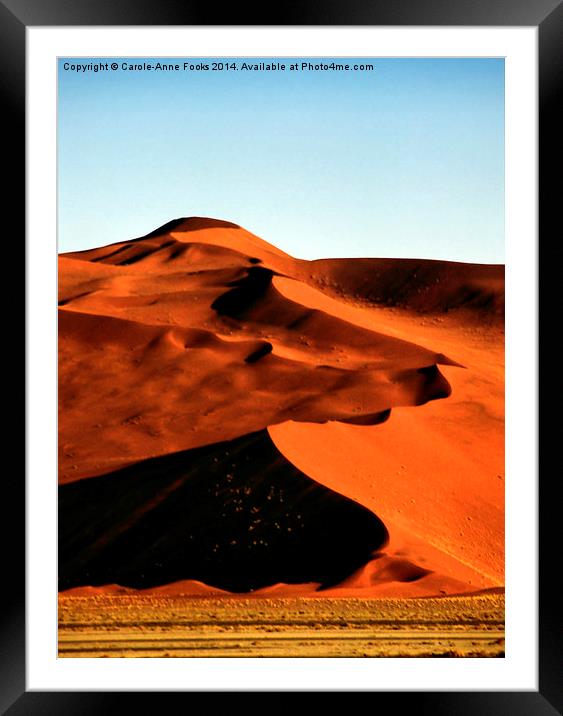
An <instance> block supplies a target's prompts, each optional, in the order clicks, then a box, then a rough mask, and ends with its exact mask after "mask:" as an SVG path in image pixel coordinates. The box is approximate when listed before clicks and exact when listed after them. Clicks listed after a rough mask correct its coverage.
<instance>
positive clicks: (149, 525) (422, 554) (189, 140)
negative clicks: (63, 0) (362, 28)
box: [56, 54, 508, 659]
mask: <svg viewBox="0 0 563 716" xmlns="http://www.w3.org/2000/svg"><path fill="white" fill-rule="evenodd" d="M56 92H57V100H56V102H57V120H56V132H57V141H56V164H57V207H56V208H57V253H58V274H57V284H58V297H57V301H58V309H57V310H58V334H57V374H58V384H57V406H58V424H57V431H58V436H57V447H58V467H57V472H58V498H57V554H58V568H57V570H58V571H57V589H58V643H57V648H58V657H59V658H61V659H68V658H71V659H76V658H84V657H86V658H94V657H95V658H98V657H110V658H116V657H117V658H135V657H141V658H145V657H157V658H164V657H173V658H193V657H196V658H207V657H221V658H232V657H239V658H240V657H243V658H244V657H246V658H255V657H261V658H262V657H275V658H281V659H287V658H303V659H310V658H318V657H332V658H335V657H336V658H343V657H344V658H348V657H362V658H365V657H367V658H388V657H399V658H401V657H408V658H415V657H416V658H424V657H438V658H501V659H503V658H505V437H506V436H505V263H506V257H505V171H506V168H505V58H504V57H503V56H491V57H416V56H412V57H406V56H405V57H389V56H385V57H381V56H377V55H375V54H374V56H373V57H366V56H361V57H353V56H346V57H342V56H340V57H339V56H293V57H292V56H271V57H268V56H259V57H252V56H248V57H244V56H210V57H205V56H201V57H192V56H190V57H177V56H152V57H151V56H146V57H138V56H126V55H123V56H111V57H110V56H101V57H92V56H84V57H80V56H75V55H73V56H62V55H61V56H59V57H58V58H57V79H56ZM507 477H508V476H507Z"/></svg>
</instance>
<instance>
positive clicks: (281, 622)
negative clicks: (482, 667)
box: [59, 592, 504, 658]
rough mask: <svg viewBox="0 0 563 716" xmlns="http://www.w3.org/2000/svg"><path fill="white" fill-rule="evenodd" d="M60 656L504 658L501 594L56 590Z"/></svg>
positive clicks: (502, 597) (502, 601)
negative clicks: (207, 594)
mask: <svg viewBox="0 0 563 716" xmlns="http://www.w3.org/2000/svg"><path fill="white" fill-rule="evenodd" d="M59 622H60V626H59V656H60V657H62V658H69V657H71V658H84V657H86V658H92V657H109V658H111V657H141V658H146V657H160V658H165V657H180V658H182V657H183V658H186V657H194V656H197V657H227V658H228V657H251V658H252V657H270V658H271V657H335V658H342V657H420V658H424V657H433V658H436V657H438V658H444V657H446V658H448V657H503V656H504V595H503V594H495V593H491V594H480V595H476V596H471V597H466V596H465V597H464V596H457V597H442V598H440V599H432V598H427V599H408V600H405V599H378V600H373V599H370V600H368V599H357V598H352V599H346V598H344V599H343V598H340V599H334V598H330V597H327V598H322V599H320V598H318V599H307V598H302V597H299V596H297V597H296V596H292V597H290V598H287V597H286V598H283V597H279V596H271V597H253V598H252V599H248V598H245V597H237V598H236V599H233V598H232V597H231V598H229V597H226V598H221V599H210V598H201V597H197V596H194V597H184V598H179V597H174V596H169V595H168V596H163V595H152V596H149V595H139V594H135V595H134V596H131V595H125V594H120V595H119V596H118V595H117V594H116V593H115V592H114V593H111V594H109V593H107V594H102V595H97V596H95V595H92V594H90V595H89V596H88V597H86V596H82V597H79V596H74V597H69V596H66V595H60V596H59Z"/></svg>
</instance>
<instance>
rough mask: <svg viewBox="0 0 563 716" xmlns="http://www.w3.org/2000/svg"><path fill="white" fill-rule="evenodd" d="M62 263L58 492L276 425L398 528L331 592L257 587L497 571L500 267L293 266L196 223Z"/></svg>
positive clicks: (491, 575) (372, 582) (305, 468)
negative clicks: (328, 584)
mask: <svg viewBox="0 0 563 716" xmlns="http://www.w3.org/2000/svg"><path fill="white" fill-rule="evenodd" d="M59 262H60V263H59V286H60V297H59V298H60V301H59V305H60V309H59V450H60V452H59V481H60V483H61V485H67V484H68V485H69V484H71V483H74V482H77V481H83V480H86V479H89V478H94V477H95V476H98V475H103V474H106V473H109V472H112V471H114V470H116V469H118V468H121V467H123V466H126V465H133V464H136V463H139V462H140V461H143V460H146V459H148V458H154V457H157V456H166V455H172V454H174V453H177V452H179V451H185V450H190V449H195V448H200V447H202V446H209V445H213V444H215V443H219V442H220V441H229V440H234V439H238V438H239V437H240V436H244V435H247V434H249V433H253V432H255V431H259V430H262V429H264V428H268V430H269V433H270V436H271V438H272V440H273V442H274V443H275V445H276V447H277V448H278V449H279V450H280V452H281V453H282V454H283V455H284V456H285V457H286V458H287V459H288V460H289V461H290V462H291V463H293V464H294V465H295V466H296V467H297V468H298V469H299V470H300V471H301V472H302V473H305V475H307V476H308V477H309V478H312V479H313V480H315V481H316V482H318V483H320V484H322V485H324V486H326V487H328V488H330V489H331V490H333V491H335V492H337V493H340V494H342V495H344V496H346V497H348V498H351V499H352V500H354V501H356V502H358V503H360V504H361V505H363V506H365V507H367V508H368V509H370V510H372V511H373V512H374V513H375V514H376V515H377V516H378V517H379V518H381V519H382V520H383V522H384V524H385V526H386V527H387V530H388V532H389V535H390V540H389V543H388V545H387V546H386V547H385V554H383V555H382V554H380V553H378V554H376V555H374V559H373V560H371V561H370V562H368V563H367V564H365V565H364V566H363V567H362V568H360V569H359V570H357V571H356V572H355V573H354V574H353V575H350V576H349V577H348V578H347V579H346V580H344V581H343V582H342V583H341V584H340V585H337V586H335V587H332V588H330V589H328V590H324V591H322V592H316V591H315V590H316V589H317V585H316V584H310V585H306V584H303V585H301V586H296V585H287V586H285V585H272V586H270V587H266V588H263V589H259V590H257V591H256V592H255V593H256V594H259V593H263V594H264V595H267V594H270V593H275V594H276V595H279V596H283V595H284V594H286V593H287V594H294V593H302V594H327V595H328V594H329V593H330V594H331V595H332V594H334V595H338V594H341V595H342V596H349V595H351V594H353V593H356V592H357V593H358V594H361V595H364V596H378V595H379V596H392V595H397V596H420V595H431V594H441V593H442V594H443V593H460V592H463V591H471V590H476V589H483V588H489V587H495V586H500V585H502V584H503V579H504V577H503V563H504V559H503V540H504V532H503V526H504V510H503V504H504V489H503V488H504V485H503V476H504V452H503V450H504V424H503V419H504V408H503V405H504V404H503V399H504V387H503V386H504V382H503V377H504V374H503V359H504V354H503V351H504V343H503V323H502V308H503V301H504V272H503V267H498V266H474V265H463V264H454V263H448V262H438V261H424V260H408V261H407V260H391V259H385V260H383V259H330V260H320V261H312V262H308V261H301V260H297V259H294V258H292V257H290V256H288V255H287V254H284V253H283V252H281V251H279V250H278V249H276V248H275V247H273V246H271V245H270V244H268V243H266V242H265V241H263V240H261V239H259V238H258V237H256V236H254V235H252V234H250V233H249V232H247V231H245V230H244V229H241V228H240V227H237V226H235V225H233V224H228V223H227V222H221V221H216V220H211V219H199V218H194V219H185V220H179V221H175V222H170V223H169V224H167V225H165V226H164V227H161V229H159V230H157V231H155V232H152V234H149V235H148V236H147V237H142V238H140V239H137V240H134V241H127V242H123V243H119V244H113V245H111V246H106V247H102V248H98V249H92V250H89V251H83V252H75V253H71V254H65V255H62V256H60V258H59ZM438 366H439V368H438ZM460 366H464V367H463V368H462V367H460ZM450 384H451V385H452V386H453V393H452V395H451V396H450V393H451V388H450ZM448 396H450V397H448ZM440 398H447V400H441V399H440ZM422 405H424V407H415V406H422ZM390 410H392V413H391V415H390V417H389V411H390ZM387 418H389V419H387ZM84 588H86V589H87V587H84ZM84 588H82V587H81V588H80V589H84ZM100 588H101V589H103V587H98V588H96V589H100ZM162 590H163V593H166V591H167V590H171V591H170V593H182V594H184V593H193V594H201V593H204V592H205V593H214V594H216V593H220V590H217V589H216V588H213V587H207V585H201V584H200V583H198V582H197V580H196V581H194V580H189V579H187V580H182V581H181V582H180V583H178V584H171V585H168V586H166V585H163V586H162ZM177 590H181V591H180V592H179V591H177ZM182 590H183V591H182ZM202 590H203V592H202Z"/></svg>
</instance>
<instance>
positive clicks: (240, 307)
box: [211, 266, 275, 318]
mask: <svg viewBox="0 0 563 716" xmlns="http://www.w3.org/2000/svg"><path fill="white" fill-rule="evenodd" d="M274 275H275V272H274V271H271V270H270V269H267V268H262V267H261V266H253V267H252V268H249V269H248V270H247V272H246V276H244V278H241V279H239V280H238V281H234V282H233V283H232V284H229V285H230V286H231V287H232V288H231V290H230V291H227V292H226V293H223V294H222V295H221V296H219V297H218V298H216V299H215V301H213V303H212V304H211V308H212V309H213V310H214V311H217V313H218V314H219V315H221V316H228V317H229V318H244V315H245V313H246V311H248V310H249V309H250V308H252V307H253V306H254V305H255V303H256V302H257V301H259V300H260V299H261V298H262V297H263V296H264V295H265V293H266V291H267V290H268V288H269V287H270V284H271V283H272V277H273V276H274Z"/></svg>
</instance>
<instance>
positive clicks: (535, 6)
mask: <svg viewBox="0 0 563 716" xmlns="http://www.w3.org/2000/svg"><path fill="white" fill-rule="evenodd" d="M218 19H219V20H220V22H217V20H218ZM217 24H220V25H223V26H224V25H325V26H326V25H379V26H382V25H383V26H384V25H395V26H401V25H403V26H404V25H418V26H440V25H441V26H463V25H466V26H497V27H498V26H533V27H537V28H538V34H539V162H540V164H539V170H540V174H539V176H540V181H539V209H540V214H539V215H540V221H539V237H540V242H539V246H538V252H539V266H540V276H541V277H542V281H541V283H540V284H539V285H540V286H541V291H540V296H539V300H540V306H558V305H559V301H558V296H557V294H556V293H555V291H556V290H557V289H556V283H554V282H550V281H547V280H546V275H545V273H544V272H545V269H546V267H547V266H548V265H552V264H553V261H554V258H555V257H554V255H553V251H552V249H553V246H554V245H556V242H557V239H559V240H560V236H559V235H558V234H560V231H559V232H558V234H556V233H555V231H556V229H555V227H556V226H558V223H559V222H558V221H557V220H558V219H559V213H560V212H559V211H558V210H559V204H560V203H561V200H560V196H561V180H560V178H559V179H557V177H558V175H559V177H560V172H561V164H562V156H561V151H560V150H559V151H557V149H556V148H557V146H558V140H559V130H560V127H562V126H563V118H562V116H561V109H560V108H557V105H556V100H557V99H558V98H560V97H561V96H563V91H562V84H563V62H562V52H561V47H562V46H563V4H562V0H393V1H391V0H346V2H336V1H335V0H331V1H330V2H327V3H324V4H321V3H315V2H311V0H307V1H306V0H302V2H299V3H297V2H296V3H295V4H294V5H293V4H292V5H289V4H288V6H287V7H286V6H284V7H282V6H281V4H280V5H274V4H267V3H262V4H261V5H260V6H258V5H257V6H255V7H253V6H252V5H251V4H246V5H244V6H242V5H241V4H240V3H232V4H230V5H229V6H226V7H225V8H224V9H221V11H220V13H219V11H218V8H217V6H215V5H214V4H212V3H206V4H204V3H201V2H192V1H191V0H166V1H163V0H161V1H160V2H159V0H144V2H142V3H139V2H135V1H134V0H0V58H1V64H0V68H1V72H0V87H1V89H0V92H1V97H2V106H3V111H2V121H3V125H4V132H3V138H4V142H3V145H4V146H3V155H4V161H5V164H4V171H5V175H4V178H5V179H7V181H5V182H4V188H3V190H2V192H3V198H4V199H5V201H4V202H3V204H4V207H5V212H6V213H5V214H4V221H3V228H4V230H5V232H6V234H5V236H6V237H7V239H8V240H9V250H10V252H11V251H12V250H13V249H14V248H15V247H19V246H21V247H22V248H23V246H24V241H23V236H22V233H23V227H24V226H25V218H26V213H25V212H26V206H25V160H24V157H25V62H26V53H25V46H26V28H27V27H30V26H80V25H92V26H103V25H161V26H162V25H192V26H193V25H217ZM558 200H559V201H558ZM556 212H557V215H556ZM10 229H11V230H10ZM552 234H553V235H552ZM540 249H541V250H540ZM5 251H6V253H5V254H4V255H5V257H8V255H9V254H8V248H6V247H5ZM5 290H7V289H5ZM12 290H13V289H10V292H11V291H12ZM7 313H9V311H7ZM540 315H541V314H540ZM539 325H540V328H541V325H542V323H541V321H540V322H539ZM555 360H556V356H552V355H550V356H549V357H547V356H546V355H545V354H544V355H543V356H541V357H540V366H541V367H542V368H543V370H544V371H545V370H547V372H546V373H545V374H546V375H548V374H551V373H549V371H550V369H552V368H553V369H555V368H556V366H555ZM552 361H553V365H552ZM11 373H12V371H11V370H10V372H9V373H6V375H10V376H11ZM547 389H549V385H548V381H545V382H544V383H541V382H540V396H541V395H543V393H542V391H545V390H547ZM552 390H553V389H552ZM550 397H552V396H551V395H550ZM540 406H541V397H540ZM555 422H556V421H547V420H544V421H543V423H541V426H542V428H543V430H544V431H543V433H540V441H539V445H540V454H541V450H542V449H544V448H546V447H547V446H550V445H552V444H554V443H555V444H556V440H555V432H554V431H555ZM538 430H539V425H538ZM543 454H544V459H543V461H541V462H540V463H539V466H540V468H541V467H543V472H542V471H541V470H540V471H539V473H538V474H539V475H540V476H541V477H540V484H539V497H540V514H539V543H540V562H539V563H540V575H539V597H540V599H539V604H540V608H539V662H538V672H539V690H538V691H537V692H507V691H494V692H493V691H491V692H483V693H478V692H473V691H471V692H420V693H414V692H377V693H376V694H371V695H370V696H369V698H370V699H373V701H372V707H373V708H374V709H376V708H377V710H378V711H381V712H386V711H388V710H389V706H390V705H391V704H392V705H393V707H394V708H401V707H402V708H404V709H405V710H407V712H413V713H419V714H432V715H433V716H440V715H441V714H448V715H450V714H456V715H459V716H463V715H465V714H475V715H479V716H486V715H488V714H491V715H492V714H494V715H495V716H497V715H498V716H503V715H505V714H506V716H520V715H521V716H543V715H544V714H545V716H548V714H549V715H553V714H556V713H562V712H563V678H562V675H563V671H562V668H561V667H562V665H563V658H562V656H563V654H562V651H563V649H562V644H561V631H560V623H561V620H560V619H559V618H558V616H559V613H560V605H559V597H558V590H557V582H558V576H557V571H558V570H557V559H556V554H555V553H554V550H555V548H556V546H557V545H558V544H560V540H559V539H558V537H559V522H560V519H558V517H559V514H558V513H559V512H560V508H559V504H560V503H559V501H558V500H557V488H558V482H559V480H558V478H557V472H558V471H557V469H554V471H553V473H551V471H548V470H547V469H546V466H547V465H548V464H549V462H548V459H547V457H546V454H545V453H543ZM538 460H539V456H538ZM6 464H8V463H6ZM11 464H12V465H13V466H15V465H16V464H17V463H16V461H13V462H11ZM553 464H554V465H557V462H554V463H553ZM24 493H25V481H24V479H23V476H21V475H20V474H19V470H16V469H13V468H11V469H6V470H5V471H4V475H3V495H4V497H5V500H4V504H3V511H4V519H3V520H2V530H3V532H4V531H5V534H3V541H2V543H1V544H2V545H3V546H4V552H5V554H4V564H3V568H2V572H3V575H4V576H5V577H7V578H8V579H7V582H9V585H10V586H9V588H6V586H7V583H6V582H5V585H4V589H3V590H2V600H3V609H2V611H1V612H0V650H1V653H0V710H1V712H2V713H9V714H10V716H20V714H21V715H23V714H25V715H26V716H28V715H29V714H42V715H44V714H57V715H59V714H65V715H66V714H84V715H86V714H91V713H92V714H94V713H96V714H97V713H107V712H112V711H114V710H115V711H117V709H119V710H120V711H122V710H123V709H124V708H135V709H139V711H140V712H141V713H145V712H148V711H150V712H151V713H152V712H155V711H157V710H160V711H162V709H164V708H166V706H167V704H168V700H169V698H172V697H174V698H180V699H185V700H186V703H188V700H189V703H190V704H191V706H192V707H194V701H193V699H194V698H195V696H196V694H194V693H193V692H190V693H179V694H178V693H175V694H172V693H168V692H164V693H161V692H159V693H157V694H155V693H142V692H141V693H137V692H135V693H133V692H132V693H121V692H120V693H115V692H114V693H102V692H91V693H90V692H89V693H80V692H71V691H65V692H52V691H50V692H31V691H27V690H26V679H25V671H26V667H25V530H24V522H25V494H24ZM9 517H11V518H12V519H11V520H10V519H8V518H9ZM523 529H525V526H523ZM438 664H439V662H438V663H437V668H439V666H438ZM204 696H205V702H206V704H205V709H206V711H207V712H209V711H211V712H212V713H223V712H225V711H230V710H231V709H233V708H235V709H237V708H239V707H243V708H245V709H248V708H251V709H252V710H254V709H260V710H261V711H264V709H268V711H269V712H270V713H281V712H284V711H285V710H286V708H288V707H291V708H293V706H291V704H293V703H297V701H296V699H295V696H296V694H294V693H253V694H252V698H251V699H248V698H245V699H244V705H243V697H244V696H245V694H238V693H237V694H226V693H219V692H213V693H207V694H204ZM297 696H298V697H299V699H300V702H299V703H302V699H303V698H305V704H304V705H305V707H306V708H308V706H307V701H308V700H309V699H308V696H307V695H306V694H300V695H297ZM318 696H319V694H317V696H316V697H315V698H318ZM343 697H344V698H349V695H347V694H343ZM330 698H331V702H333V700H334V699H337V700H338V699H340V698H341V696H340V694H339V693H333V694H330ZM249 701H250V702H251V705H250V706H249ZM334 705H335V706H336V708H339V706H338V703H334ZM317 706H318V702H317Z"/></svg>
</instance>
